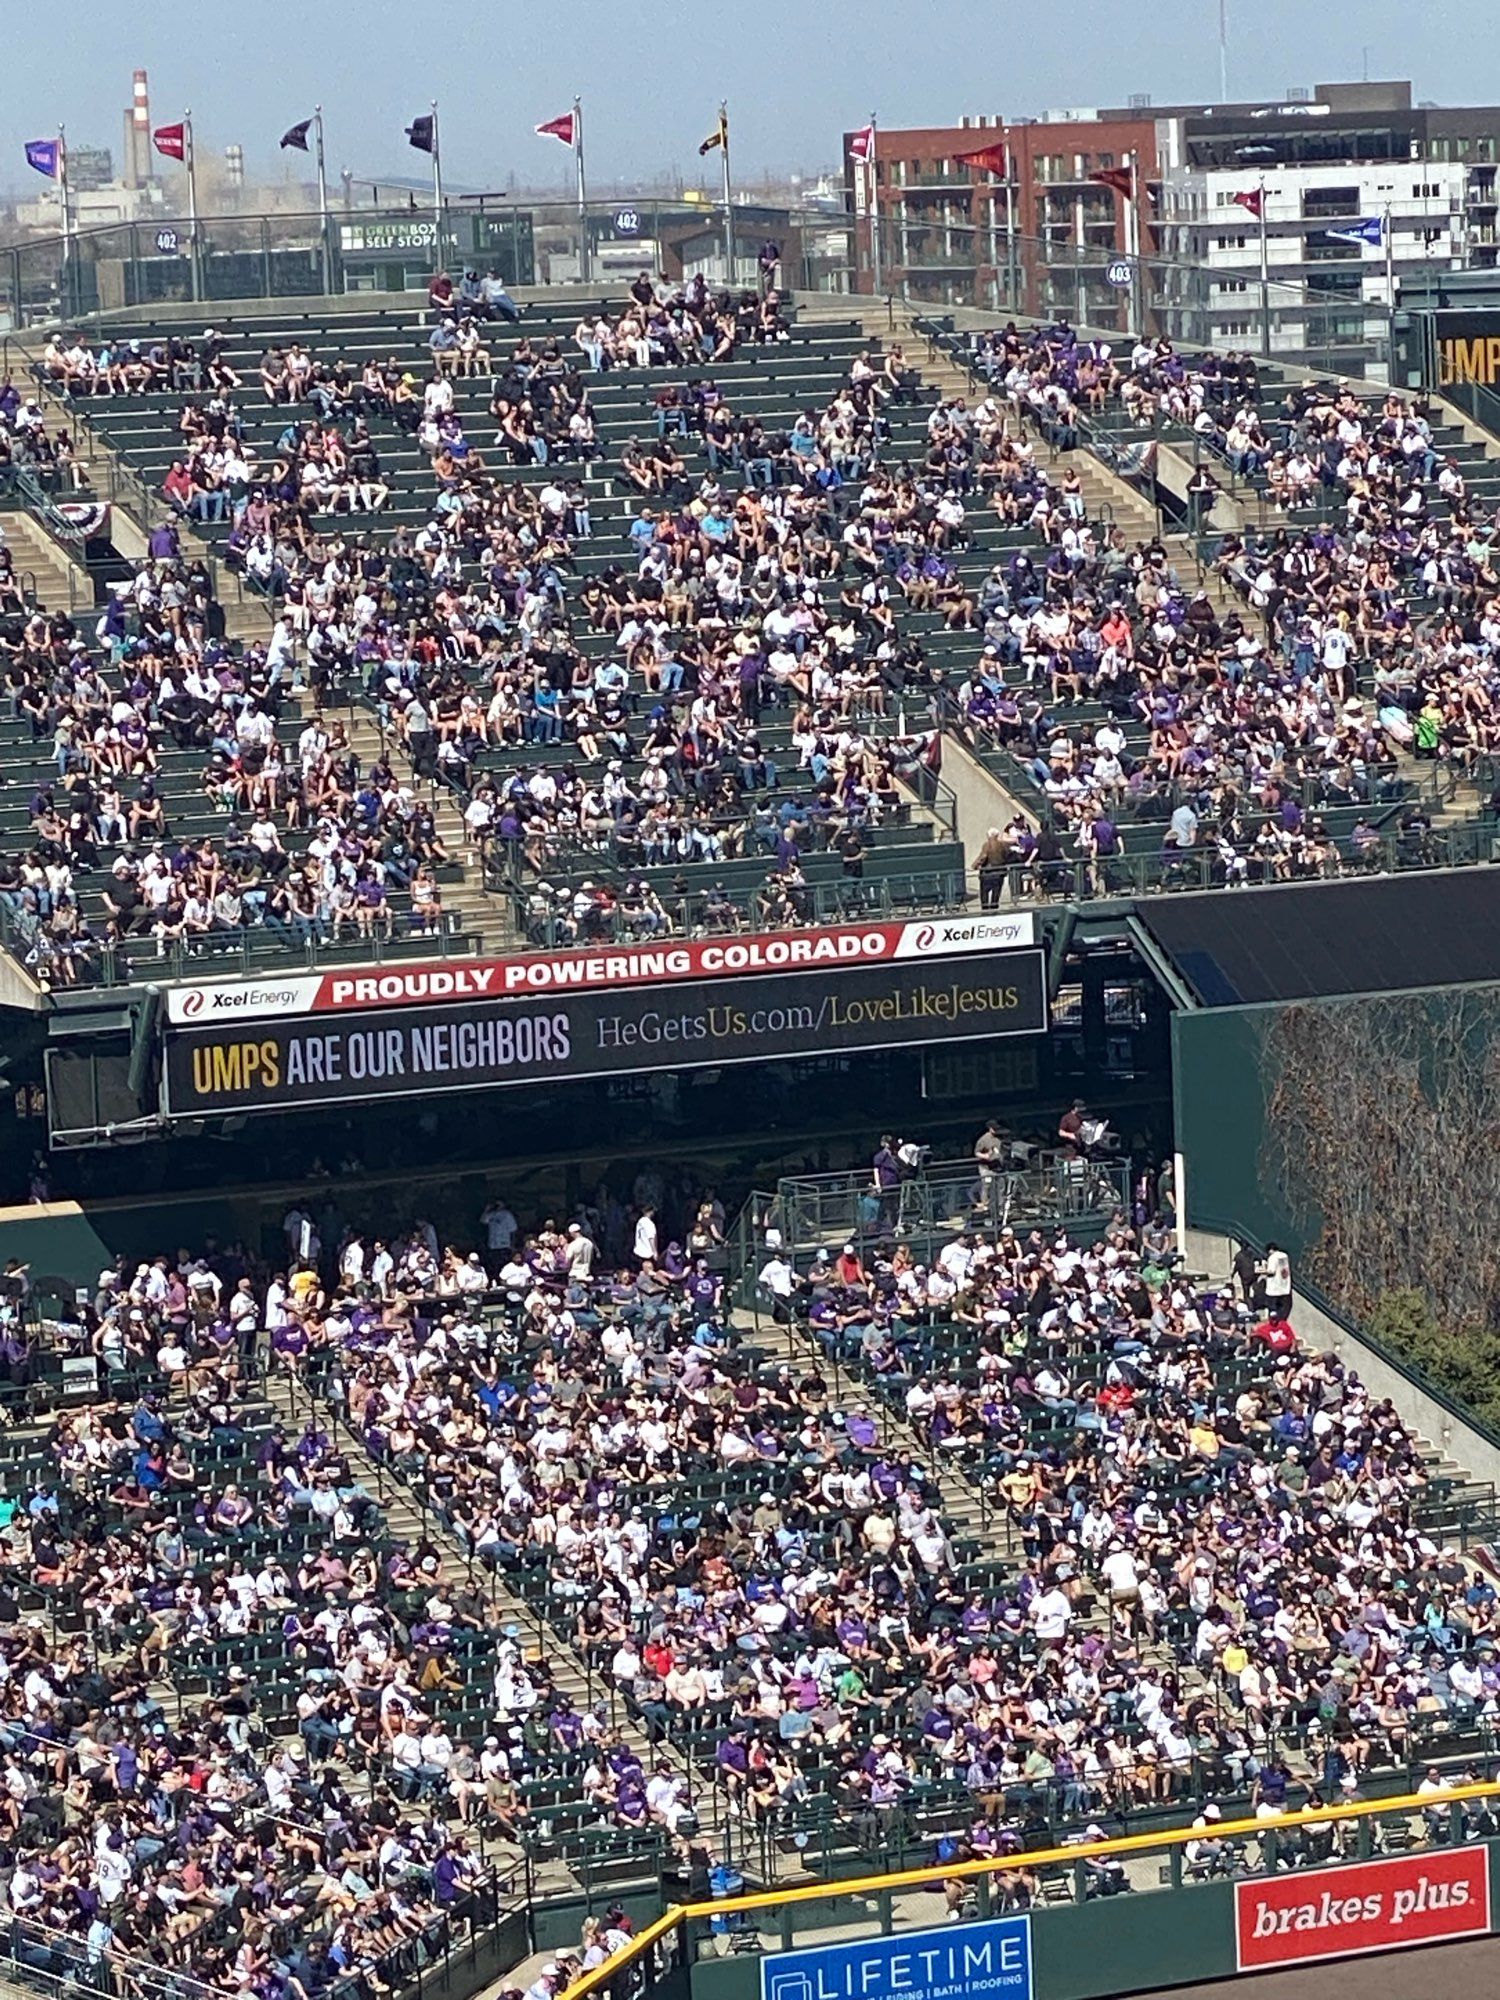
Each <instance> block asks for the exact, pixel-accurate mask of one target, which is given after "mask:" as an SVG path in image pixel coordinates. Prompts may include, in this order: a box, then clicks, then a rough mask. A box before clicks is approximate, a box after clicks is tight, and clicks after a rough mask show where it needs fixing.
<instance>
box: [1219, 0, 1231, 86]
mask: <svg viewBox="0 0 1500 2000" xmlns="http://www.w3.org/2000/svg"><path fill="white" fill-rule="evenodd" d="M1219 102H1220V103H1221V104H1227V103H1228V102H1229V0H1219Z"/></svg>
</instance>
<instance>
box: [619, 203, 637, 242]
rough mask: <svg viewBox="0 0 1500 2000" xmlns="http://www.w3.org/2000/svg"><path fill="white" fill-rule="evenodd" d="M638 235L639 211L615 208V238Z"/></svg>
mask: <svg viewBox="0 0 1500 2000" xmlns="http://www.w3.org/2000/svg"><path fill="white" fill-rule="evenodd" d="M640 233H641V217H640V211H639V210H638V209H634V208H617V209H616V210H615V234H616V236H639V235H640Z"/></svg>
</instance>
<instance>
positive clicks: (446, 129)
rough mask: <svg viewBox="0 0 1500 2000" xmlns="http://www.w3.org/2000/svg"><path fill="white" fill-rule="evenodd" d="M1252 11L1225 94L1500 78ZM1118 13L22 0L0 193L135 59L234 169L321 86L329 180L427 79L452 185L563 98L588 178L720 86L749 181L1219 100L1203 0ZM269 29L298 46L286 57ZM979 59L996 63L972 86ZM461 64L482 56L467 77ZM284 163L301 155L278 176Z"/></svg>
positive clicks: (125, 77)
mask: <svg viewBox="0 0 1500 2000" xmlns="http://www.w3.org/2000/svg"><path fill="white" fill-rule="evenodd" d="M1248 15H1249V9H1248V7H1247V6H1245V5H1244V0H1240V4H1239V5H1236V4H1235V0H1231V23H1230V45H1229V86H1230V95H1231V97H1233V98H1258V97H1265V98H1281V97H1284V96H1285V94H1286V91H1287V90H1288V88H1289V87H1292V86H1295V85H1310V84H1313V83H1315V82H1328V81H1335V80H1352V79H1357V78H1358V77H1359V76H1361V75H1362V74H1367V75H1369V76H1370V77H1372V78H1392V77H1411V78H1412V81H1413V83H1414V86H1415V95H1416V96H1417V97H1418V98H1419V99H1429V98H1430V99H1435V100H1437V101H1439V102H1449V103H1457V102H1476V101H1478V102H1484V101H1492V100H1493V99H1494V97H1495V96H1496V95H1497V94H1500V58H1497V57H1489V58H1486V57H1484V55H1483V54H1482V52H1480V53H1479V54H1478V59H1477V60H1476V50H1475V47H1474V44H1473V39H1472V35H1471V34H1470V33H1468V32H1467V31H1468V30H1469V29H1470V28H1471V25H1472V23H1471V21H1470V19H1469V17H1468V16H1467V15H1465V16H1463V17H1461V16H1460V14H1459V10H1458V6H1457V0H1431V4H1429V5H1428V6H1427V7H1425V8H1424V9H1423V13H1422V28H1423V40H1422V47H1421V51H1420V57H1421V60H1420V62H1417V61H1414V60H1413V51H1412V47H1411V43H1412V33H1411V30H1412V16H1411V13H1410V10H1409V9H1405V8H1402V7H1401V6H1400V5H1399V4H1397V0H1362V4H1360V5H1358V6H1355V7H1352V8H1346V9H1343V10H1340V11H1339V12H1338V13H1337V14H1336V15H1329V16H1323V15H1312V16H1309V15H1308V13H1307V10H1306V9H1304V8H1302V7H1301V6H1300V5H1298V4H1296V0H1259V4H1258V5H1257V8H1256V10H1255V14H1254V20H1253V25H1252V23H1251V21H1250V20H1249V18H1248ZM1237 17H1238V18H1237ZM1121 19H1122V17H1121V14H1120V10H1119V9H1118V8H1117V7H1106V6H1105V5H1103V4H1101V0H1075V5H1074V7H1073V9H1072V10H1071V12H1070V16H1069V23H1070V26H1069V33H1068V34H1067V36H1066V37H1059V38H1057V39H1056V40H1055V42H1054V41H1049V40H1047V39H1045V38H1043V37H1040V36H1037V35H1035V34H1034V33H1032V32H1031V24H1030V23H1029V22H1028V23H1027V24H1026V25H1027V32H1028V39H1027V42H1026V45H1025V46H1024V47H1020V48H1018V47H1016V46H1014V44H1013V37H1012V36H1011V33H1010V30H1009V27H1008V25H1007V22H1006V20H1005V18H1004V17H1003V15H1002V14H1001V13H1000V12H999V11H998V10H996V9H994V8H992V7H985V6H981V5H979V4H978V0H934V4H933V5H932V6H931V7H930V8H929V9H928V11H927V13H926V14H925V15H924V16H923V17H922V20H921V24H920V33H917V32H915V29H914V24H913V22H912V19H911V16H910V13H909V10H902V9H897V8H895V7H893V6H891V5H889V4H888V0H876V4H867V5H863V6H856V5H854V4H852V0H823V4H822V5H820V6H819V7H818V8H817V9H816V10H815V11H810V10H809V9H807V8H806V7H805V6H797V5H793V4H792V0H764V4H762V5H761V6H760V7H759V8H758V9H757V10H756V12H755V17H754V21H753V24H752V23H743V24H740V23H731V24H727V25H724V26H720V25H719V24H717V23H716V24H714V27H713V30H712V40H711V43H707V46H706V42H707V38H706V37H705V34H704V19H703V16H702V15H701V14H700V13H698V12H697V11H695V10H694V9H691V8H689V7H686V6H684V5H682V4H681V0H660V4H659V5H658V6H657V8H656V9H655V10H654V11H653V13H652V14H651V16H650V17H649V18H647V17H644V16H641V15H637V14H633V13H624V14H622V13H621V12H620V11H619V10H618V9H615V8H613V7H609V6H606V5H604V4H603V0H577V5H576V7H575V9H574V11H573V14H572V15H570V17H569V25H570V27H572V28H573V34H572V36H571V40H572V43H573V46H571V47H570V48H568V49H566V50H562V51H559V50H558V49H557V48H555V47H554V45H552V44H551V43H549V42H548V41H546V40H545V39H543V38H541V37H537V38H536V39H535V43H534V45H533V44H532V43H531V42H528V43H526V44H525V45H518V46H512V45H511V43H510V42H508V41H507V40H505V38H504V36H503V34H502V35H500V36H498V38H497V33H496V30H495V28H494V27H492V26H491V24H490V23H488V22H486V21H485V20H482V19H473V18H470V19H463V18H457V19H454V18H449V19H447V20H445V21H444V23H443V27H442V31H441V33H440V34H437V35H434V36H432V37H431V38H430V39H429V40H427V42H426V43H425V45H424V46H423V47H421V48H415V47H413V48H411V49H407V48H406V47H404V46H401V44H400V37H401V35H402V34H403V32H404V33H405V34H407V35H408V36H409V37H410V36H411V26H412V22H411V16H410V14H409V12H405V11H401V10H397V9H395V8H393V7H390V6H389V5H386V4H380V5H377V6H374V7H366V8H361V9H355V8H352V7H350V6H348V5H347V4H344V0H335V4H332V5H330V6H327V7H325V8H323V9H320V10H318V11H317V12H316V13H312V12H309V11H308V10H306V9H303V8H298V9H295V10H294V9H293V8H291V7H290V6H288V5H287V4H286V0H267V4H265V5H263V6H262V7H261V8H259V9H258V10H257V11H256V13H255V14H254V15H253V16H252V15H250V14H248V13H246V14H243V15H240V16H238V17H229V18H222V17H218V16H215V15H204V14H202V13H201V12H198V11H196V10H195V12H194V13H193V14H192V15H188V14H187V13H186V11H185V10H183V9H180V8H179V9H168V10H165V12H164V13H163V14H162V15H160V16H157V17H151V18H142V19H136V20H125V19H112V18H109V17H104V18H102V19H99V20H91V21H90V22H89V23H88V25H87V28H86V30H85V31H84V33H83V34H81V35H79V36H78V37H76V40H75V44H74V46H73V47H71V48H70V49H69V52H68V61H67V63H66V65H63V64H60V63H59V61H58V58H57V55H56V50H55V46H54V37H53V35H52V33H51V32H50V30H49V28H48V25H47V23H46V21H45V17H44V16H42V15H41V14H40V13H39V12H36V11H33V12H30V13H27V14H24V15H23V16H22V17H21V18H19V19H17V20H16V21H14V22H12V23H10V24H8V41H9V44H10V50H11V56H12V60H11V63H10V64H9V65H8V72H7V79H6V84H5V87H4V89H3V91H0V188H3V189H5V190H6V192H7V193H9V194H10V195H13V196H15V195H21V196H24V195H26V194H28V193H30V192H33V191H34V189H35V185H36V183H35V180H34V178H33V177H29V176H28V175H27V172H26V167H25V161H24V156H23V150H22V149H23V147H24V144H25V142H26V141H27V140H29V139H35V138H38V137H41V136H44V135H46V134H49V133H53V132H55V131H56V130H57V127H58V124H59V123H60V122H61V123H65V124H66V126H67V129H68V134H69V138H70V141H71V142H72V143H73V144H75V145H88V146H98V147H107V148H109V149H110V150H111V151H112V152H113V153H114V154H115V156H116V163H117V165H118V163H119V155H120V150H121V146H120V139H121V122H122V116H123V112H124V109H125V106H126V104H127V103H128V101H129V97H130V83H131V75H132V72H133V71H134V70H135V69H136V68H144V69H145V70H146V71H147V72H148V74H149V77H150V86H151V112H152V119H153V122H154V123H160V122H166V121H170V120H175V119H177V118H180V116H181V115H182V112H183V110H184V109H185V108H191V110H192V112H193V117H194V125H195V131H196V134H197V142H198V146H199V150H200V157H201V158H202V159H203V160H204V161H205V162H206V161H207V160H208V159H209V158H222V155H223V150H224V148H225V147H226V146H228V145H231V144H237V145H239V146H242V147H243V148H244V152H245V166H246V172H247V176H248V178H249V179H250V180H251V181H253V182H262V183H264V182H265V181H267V180H276V179H279V178H281V175H282V172H283V171H284V170H285V169H286V167H287V156H286V155H284V154H282V155H279V156H278V153H277V145H276V142H277V139H278V137H279V136H280V134H281V132H282V131H284V130H285V129H286V127H287V125H288V124H289V123H291V122H293V121H294V120H296V119H298V118H302V117H305V116H307V115H308V113H309V112H310V111H311V109H312V106H313V104H314V102H318V101H321V102H322V104H323V106H324V110H325V116H326V120H327V130H328V168H329V174H330V179H331V180H333V181H335V182H336V180H337V177H338V175H339V173H340V172H341V171H342V170H343V169H346V168H347V169H348V170H349V171H350V172H352V173H353V174H354V175H355V176H356V177H357V178H359V179H375V180H379V179H381V178H386V179H390V180H392V181H395V180H397V179H407V180H412V181H417V182H420V180H421V178H422V176H423V171H424V167H423V161H422V158H421V156H420V155H418V154H415V153H413V152H411V151H410V150H409V149H408V148H407V147H406V144H405V141H404V137H403V134H404V129H405V127H406V126H407V125H408V124H409V123H410V121H411V119H412V117H413V116H414V115H416V114H418V113H420V112H422V111H424V110H425V109H426V108H427V105H428V101H429V100H430V99H431V98H433V97H436V98H437V99H438V101H439V104H440V106H441V135H442V146H443V165H444V173H445V176H446V178H447V179H448V181H449V182H450V183H451V185H452V186H454V187H455V188H459V187H467V188H491V187H504V186H505V185H507V183H508V182H509V181H510V180H511V179H512V177H514V179H515V181H516V183H517V185H519V186H526V187H529V188H532V189H537V190H545V189H546V188H547V187H549V186H550V185H551V183H552V182H553V181H554V180H555V181H556V182H557V184H558V187H559V190H560V191H561V190H562V188H563V186H564V184H565V181H566V163H565V161H564V159H563V158H562V156H561V152H560V149H559V148H558V147H557V146H556V142H555V141H551V142H549V141H548V140H546V139H539V138H537V137H536V136H535V134H534V131H533V127H534V126H535V125H536V124H537V123H539V122H540V121H542V120H543V119H546V118H549V117H552V116H555V115H556V114H557V113H558V112H559V111H562V110H564V109H566V108H567V106H568V105H569V104H570V103H571V102H572V100H573V98H574V96H575V95H580V96H582V98H583V99H584V102H585V107H586V111H587V114H588V150H589V166H590V177H591V181H592V182H593V184H594V185H595V187H596V188H597V190H598V191H599V193H600V194H601V195H602V196H605V197H607V196H608V194H609V193H610V192H611V191H612V190H613V189H614V188H615V187H616V186H617V185H624V186H630V185H633V184H639V183H642V182H644V181H646V180H649V179H655V180H660V179H663V178H666V177H669V176H671V175H672V174H673V173H674V172H675V173H677V174H680V175H681V176H682V178H683V180H684V181H685V182H686V184H688V185H694V184H696V183H699V182H702V181H704V180H705V179H706V180H708V181H710V182H711V181H712V179H713V166H712V163H710V165H709V168H708V169H706V170H705V169H703V168H702V167H701V166H700V163H699V160H698V157H697V146H698V142H699V140H700V139H701V138H702V136H703V129H704V121H705V120H706V119H708V118H710V117H711V116H712V114H713V111H714V110H715V108H716V106H717V104H718V101H719V99H720V98H721V97H727V98H728V100H729V103H730V113H731V128H732V147H733V155H734V166H735V172H736V176H737V178H740V179H743V180H744V181H746V182H754V181H757V180H760V179H763V178H764V177H765V176H766V175H767V174H768V173H770V174H777V175H780V176H784V177H789V176H791V175H795V174H802V175H804V176H816V175H817V174H818V173H819V172H825V171H828V170H830V169H832V168H835V167H837V166H838V164H839V162H838V135H839V134H840V133H841V132H842V131H844V130H846V129H852V128H854V127H857V126H860V125H862V124H864V123H865V122H866V120H867V119H868V117H869V115H870V112H871V110H872V109H874V110H875V111H877V112H878V113H879V115H880V119H881V122H882V124H884V125H886V126H907V127H910V126H923V125H950V124H954V123H956V122H957V121H958V120H959V118H960V117H962V116H964V115H966V114H971V115H972V114H983V115H998V114H1002V113H1003V114H1006V115H1009V116H1012V117H1017V116H1026V117H1040V116H1042V115H1044V114H1045V112H1047V111H1048V110H1052V109H1063V108H1083V107H1089V106H1095V105H1100V104H1121V103H1123V102H1125V101H1126V100H1127V99H1128V98H1129V97H1130V96H1131V95H1133V94H1135V93H1139V92H1145V93H1149V94H1150V96H1151V97H1152V98H1153V99H1154V100H1155V101H1156V102H1158V103H1164V102H1172V101H1177V100H1194V99H1197V100H1202V101H1204V102H1211V101H1213V100H1214V99H1215V98H1216V97H1217V95H1218V86H1219V52H1218V37H1217V12H1216V10H1215V9H1214V8H1213V6H1212V5H1211V4H1206V0H1162V4H1160V5H1159V6H1158V7H1157V8H1156V9H1155V10H1154V12H1153V15H1152V19H1151V23H1150V28H1149V31H1144V30H1143V31H1138V34H1137V36H1136V37H1135V38H1134V39H1131V38H1124V39H1122V37H1121V34H1120V26H1121ZM185 23H190V26H184V24H185ZM387 24H390V25H389V27H388V26H387ZM1445 24H1451V26H1452V28H1453V31H1454V32H1453V34H1452V35H1451V37H1449V36H1445V35H1444V32H1443V30H1444V26H1445ZM1461 25H1462V26H1463V27H1464V29H1465V31H1466V32H1465V34H1464V35H1462V36H1461V35H1460V33H1459V32H1458V31H1459V29H1460V26H1461ZM1091 28H1097V30H1098V33H1097V35H1091V33H1090V29H1091ZM412 39H415V38H414V37H412ZM392 46H400V52H401V60H400V61H399V62H393V61H392V60H391V47H392ZM288 49H296V50H297V58H296V61H295V63H293V64H291V65H289V64H288V62H287V60H286V56H285V51H286V50H288ZM789 56H790V57H791V59H792V67H791V73H790V76H789V74H788V60H789ZM987 64H992V65H993V69H992V74H993V77H994V81H993V82H976V81H975V78H976V76H983V75H984V74H986V66H987ZM289 69H290V71H291V73H288V72H289ZM491 71H492V72H493V73H492V74H491ZM476 75H478V76H483V77H484V78H485V81H484V84H483V86H482V88H481V89H479V90H476V88H475V84H474V79H475V77H476ZM39 78H45V79H46V81H44V82H39V81H38V79H39ZM155 165H156V168H157V171H158V173H159V174H160V177H161V178H162V179H163V180H164V181H165V182H166V183H167V185H168V186H169V187H170V185H171V182H172V179H173V177H174V175H175V173H176V172H177V171H178V170H177V169H175V168H174V167H173V166H172V165H171V163H170V162H167V161H158V162H156V163H155ZM305 171H306V169H305V163H304V162H302V161H301V160H300V158H299V159H298V160H297V161H295V162H294V163H292V166H291V173H290V177H291V178H293V179H301V178H303V176H304V173H305Z"/></svg>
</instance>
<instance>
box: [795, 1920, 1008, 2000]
mask: <svg viewBox="0 0 1500 2000" xmlns="http://www.w3.org/2000/svg"><path fill="white" fill-rule="evenodd" d="M760 1993H761V2000H1031V1919H1030V1917H994V1918H991V1919H989V1920H988V1921H987V1922H984V1923H974V1924H962V1925H958V1926H953V1927H950V1928H948V1929H946V1930H933V1931H910V1932H907V1933H906V1934H905V1935H903V1936H896V1937H873V1938H861V1939H860V1940H859V1941H858V1942H857V1943H855V1944H828V1945H818V1946H816V1947H814V1948H812V1949H810V1950H807V1951H783V1952H776V1953H773V1954H771V1955H770V1956H769V1957H766V1958H763V1959H762V1960H761V1964H760Z"/></svg>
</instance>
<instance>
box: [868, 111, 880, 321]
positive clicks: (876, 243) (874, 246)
mask: <svg viewBox="0 0 1500 2000" xmlns="http://www.w3.org/2000/svg"><path fill="white" fill-rule="evenodd" d="M865 174H866V180H865V186H866V188H867V189H868V191H869V202H870V275H871V277H872V278H873V279H874V281H875V296H876V298H879V297H880V279H881V271H882V267H883V264H884V259H883V258H882V257H881V254H880V183H879V181H878V180H877V179H876V178H875V113H874V112H873V111H872V112H871V113H870V144H869V147H868V149H867V151H866V153H865Z"/></svg>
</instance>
